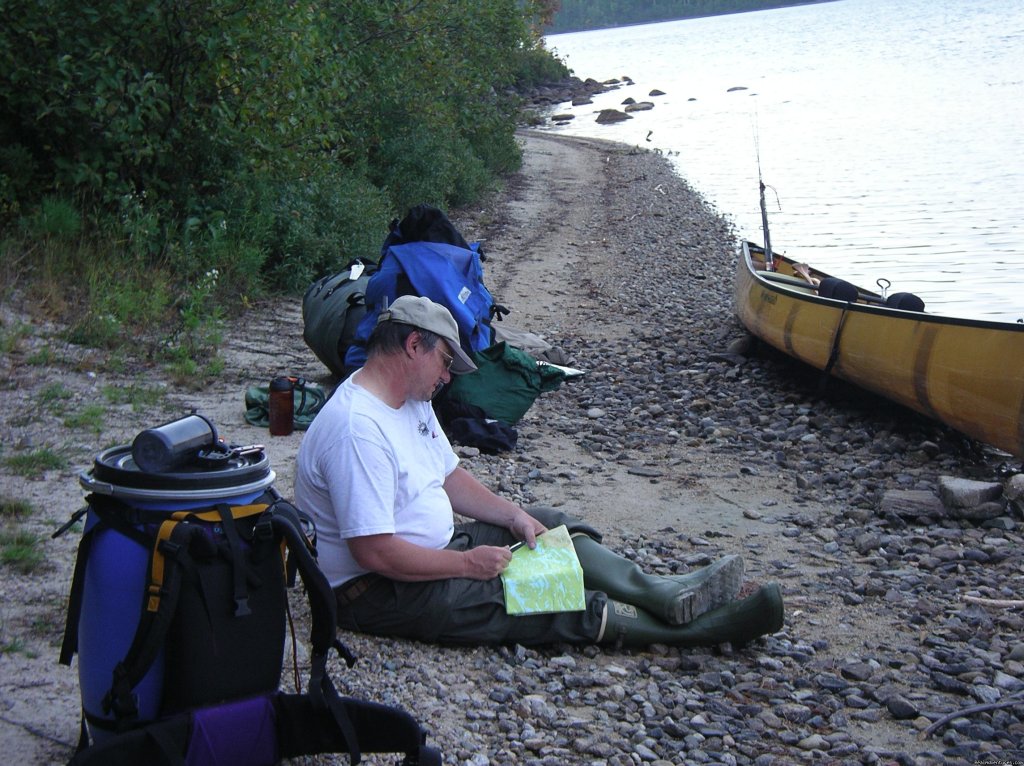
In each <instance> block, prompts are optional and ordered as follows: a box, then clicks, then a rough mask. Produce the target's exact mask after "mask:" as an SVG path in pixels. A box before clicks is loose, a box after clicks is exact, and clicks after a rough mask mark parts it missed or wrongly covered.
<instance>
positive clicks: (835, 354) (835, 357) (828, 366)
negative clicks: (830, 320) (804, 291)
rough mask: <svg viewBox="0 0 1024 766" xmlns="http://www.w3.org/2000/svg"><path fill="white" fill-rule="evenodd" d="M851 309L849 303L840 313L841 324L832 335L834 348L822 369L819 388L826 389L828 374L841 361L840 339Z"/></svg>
mask: <svg viewBox="0 0 1024 766" xmlns="http://www.w3.org/2000/svg"><path fill="white" fill-rule="evenodd" d="M849 309H850V304H849V303H847V304H846V305H845V306H843V313H842V314H840V315H839V324H838V325H836V332H835V335H833V336H832V349H831V350H830V351H829V354H828V362H826V363H825V369H823V370H822V371H821V380H820V381H819V382H818V388H819V389H820V390H822V391H824V390H825V386H826V385H827V384H828V376H829V375H830V374H831V373H832V368H833V367H835V364H836V362H838V361H839V339H840V337H842V334H843V327H844V326H845V325H846V314H847V312H848V311H849Z"/></svg>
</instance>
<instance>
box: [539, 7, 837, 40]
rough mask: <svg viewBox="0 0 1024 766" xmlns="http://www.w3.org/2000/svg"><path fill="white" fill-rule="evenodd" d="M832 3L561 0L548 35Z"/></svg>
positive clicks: (547, 29) (548, 29)
mask: <svg viewBox="0 0 1024 766" xmlns="http://www.w3.org/2000/svg"><path fill="white" fill-rule="evenodd" d="M828 1H829V0H790V2H785V0H561V8H560V9H559V11H558V12H557V13H556V14H555V18H554V21H553V22H552V23H551V25H550V26H548V27H547V28H546V29H545V30H544V31H545V32H546V33H547V34H557V33H559V32H578V31H580V30H584V29H601V28H604V27H621V26H627V25H629V24H648V23H651V22H655V21H670V20H674V19H690V18H697V17H699V16H719V15H722V14H726V13H743V12H745V11H761V10H764V9H766V8H784V7H787V6H790V5H810V4H812V3H816V2H828Z"/></svg>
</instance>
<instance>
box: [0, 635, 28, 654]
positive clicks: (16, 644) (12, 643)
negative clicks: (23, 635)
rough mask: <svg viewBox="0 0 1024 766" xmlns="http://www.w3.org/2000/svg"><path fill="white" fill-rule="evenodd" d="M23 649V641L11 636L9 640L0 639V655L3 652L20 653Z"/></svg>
mask: <svg viewBox="0 0 1024 766" xmlns="http://www.w3.org/2000/svg"><path fill="white" fill-rule="evenodd" d="M24 651H25V642H24V641H23V640H22V639H20V638H18V637H15V638H12V639H10V640H9V641H8V640H3V641H0V655H3V654H20V653H21V652H24Z"/></svg>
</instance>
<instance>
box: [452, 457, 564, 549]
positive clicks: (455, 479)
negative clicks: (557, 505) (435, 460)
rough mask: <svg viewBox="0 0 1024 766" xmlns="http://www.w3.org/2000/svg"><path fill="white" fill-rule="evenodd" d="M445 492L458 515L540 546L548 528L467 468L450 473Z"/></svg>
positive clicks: (529, 543) (532, 545)
mask: <svg viewBox="0 0 1024 766" xmlns="http://www.w3.org/2000/svg"><path fill="white" fill-rule="evenodd" d="M444 491H445V492H447V493H448V499H449V500H451V503H452V509H453V510H454V511H455V512H456V513H458V514H461V515H462V516H468V517H469V518H471V519H476V520H477V521H485V522H487V523H488V524H494V525H495V526H497V527H505V528H506V529H508V530H509V531H510V532H511V533H512V534H513V535H515V536H516V537H517V538H518V539H520V540H522V541H524V542H525V543H526V544H527V545H529V546H530V547H531V548H534V547H536V545H537V535H539V534H540V533H541V532H544V531H546V529H547V528H546V527H545V526H544V525H543V524H541V523H540V522H539V521H537V520H536V519H535V518H533V516H531V515H530V514H528V513H527V512H526V511H524V510H523V509H522V508H520V507H519V506H518V505H516V504H515V503H513V502H511V501H509V500H506V499H505V498H503V497H499V496H498V495H496V494H494V493H493V492H491V490H489V489H487V487H485V486H484V485H483V484H481V483H480V482H479V481H477V479H476V478H475V477H474V476H473V474H471V473H470V472H469V471H467V470H466V469H465V468H462V467H459V468H456V469H455V470H454V471H452V472H451V473H450V474H448V478H447V479H445V481H444Z"/></svg>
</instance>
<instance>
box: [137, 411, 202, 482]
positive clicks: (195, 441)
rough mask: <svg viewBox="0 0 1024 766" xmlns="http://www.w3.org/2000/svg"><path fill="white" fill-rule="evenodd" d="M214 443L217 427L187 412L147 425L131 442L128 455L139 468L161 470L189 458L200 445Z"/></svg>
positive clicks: (192, 458) (181, 464)
mask: <svg viewBox="0 0 1024 766" xmlns="http://www.w3.org/2000/svg"><path fill="white" fill-rule="evenodd" d="M216 445H217V429H216V428H215V427H214V425H213V423H211V422H210V421H209V420H207V419H206V418H204V417H203V416H202V415H196V414H194V413H193V414H192V415H187V416H185V417H183V418H179V419H178V420H172V421H171V422H170V423H164V424H163V425H162V426H157V427H156V428H149V429H146V430H145V431H143V432H142V433H140V434H139V435H138V436H136V437H135V441H133V442H132V459H133V460H134V461H135V465H136V466H138V468H139V470H140V471H145V472H146V473H165V472H167V471H172V470H174V469H175V468H180V467H182V466H183V465H186V464H187V463H189V462H191V461H192V460H194V459H195V457H196V456H197V455H198V454H199V451H200V450H201V449H203V448H213V447H215V446H216Z"/></svg>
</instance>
